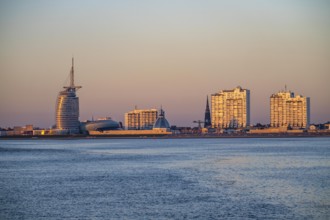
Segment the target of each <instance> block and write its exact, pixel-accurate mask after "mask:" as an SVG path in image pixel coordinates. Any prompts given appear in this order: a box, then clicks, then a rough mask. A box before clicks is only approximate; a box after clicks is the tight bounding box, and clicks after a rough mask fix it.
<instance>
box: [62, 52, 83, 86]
mask: <svg viewBox="0 0 330 220" xmlns="http://www.w3.org/2000/svg"><path fill="white" fill-rule="evenodd" d="M63 88H65V89H73V90H76V89H80V88H81V86H75V85H74V58H73V57H72V66H71V70H70V86H64V87H63Z"/></svg>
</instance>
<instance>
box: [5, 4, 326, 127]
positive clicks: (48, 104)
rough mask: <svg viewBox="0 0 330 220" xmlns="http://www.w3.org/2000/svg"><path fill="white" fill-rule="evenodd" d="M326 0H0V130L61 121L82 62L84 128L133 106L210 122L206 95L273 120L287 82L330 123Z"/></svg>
mask: <svg viewBox="0 0 330 220" xmlns="http://www.w3.org/2000/svg"><path fill="white" fill-rule="evenodd" d="M329 9H330V3H328V2H326V1H313V2H305V1H303V2H302V1H287V2H278V1H268V2H267V3H263V2H262V1H253V3H247V2H244V1H202V2H201V1H179V2H178V1H166V2H159V1H139V3H137V2H134V1H108V2H104V1H95V2H94V1H93V2H80V1H68V2H66V1H57V2H51V1H33V2H32V1H31V2H17V1H0V12H1V13H0V32H1V35H0V47H1V48H2V49H1V50H0V56H1V59H0V77H1V78H0V101H1V103H2V104H1V108H0V126H1V127H7V126H16V125H25V124H34V125H35V126H39V127H50V126H52V125H54V124H55V111H54V110H55V102H56V97H57V94H58V92H59V91H60V89H61V87H62V86H63V85H66V84H68V83H65V82H64V81H65V79H66V78H67V77H68V76H69V71H70V60H71V57H72V55H74V57H75V73H76V77H75V79H76V83H77V84H79V85H83V86H84V89H82V90H79V91H78V92H77V96H78V97H79V101H80V120H81V121H83V120H87V119H91V118H92V117H93V116H94V118H96V117H106V116H111V117H112V118H113V119H114V120H116V121H121V122H124V113H125V112H127V111H129V110H131V109H132V108H133V107H134V106H135V105H137V106H138V107H139V108H142V109H144V108H145V109H148V108H157V109H158V108H159V107H160V106H161V105H163V106H164V108H165V109H166V113H167V114H166V115H167V118H168V120H169V122H170V123H171V124H172V125H177V126H193V123H192V122H193V121H194V120H199V119H201V120H202V119H203V118H204V111H205V95H209V96H210V95H211V94H213V93H216V92H219V91H220V90H225V89H231V88H234V87H236V86H238V85H240V86H242V87H243V88H247V89H249V90H250V91H251V124H255V123H258V122H260V123H264V124H268V123H270V96H271V95H272V94H273V93H276V92H278V91H280V90H281V89H283V88H284V85H288V89H289V90H292V91H294V92H295V93H296V94H301V95H303V96H307V97H310V98H311V123H322V122H325V121H327V120H329V115H330V113H329V109H330V101H329V100H330V95H329V93H328V92H327V90H326V89H327V84H328V83H327V82H328V81H330V76H329V75H330V74H329V73H330V65H329V64H328V60H330V59H329V58H330V43H329V40H328V39H330V30H329V27H330V15H329V14H330V13H328V12H329Z"/></svg>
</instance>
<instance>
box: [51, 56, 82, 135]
mask: <svg viewBox="0 0 330 220" xmlns="http://www.w3.org/2000/svg"><path fill="white" fill-rule="evenodd" d="M63 88H64V90H63V91H61V92H59V94H58V96H57V101H56V129H60V130H68V132H69V133H78V132H79V126H80V122H79V98H78V97H77V96H76V91H77V90H78V89H80V88H81V86H75V85H74V63H73V58H72V67H71V71H70V85H69V86H65V87H63Z"/></svg>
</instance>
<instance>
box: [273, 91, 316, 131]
mask: <svg viewBox="0 0 330 220" xmlns="http://www.w3.org/2000/svg"><path fill="white" fill-rule="evenodd" d="M309 122H310V98H309V97H304V96H301V95H297V96H294V93H293V92H291V91H281V92H278V93H276V94H273V95H271V96H270V126H271V127H294V128H308V126H309Z"/></svg>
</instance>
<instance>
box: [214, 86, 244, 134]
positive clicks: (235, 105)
mask: <svg viewBox="0 0 330 220" xmlns="http://www.w3.org/2000/svg"><path fill="white" fill-rule="evenodd" d="M211 125H212V128H245V127H247V126H249V125H250V90H248V89H242V88H241V87H240V86H238V87H236V88H234V89H232V90H221V91H220V92H218V93H215V94H212V95H211Z"/></svg>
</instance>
